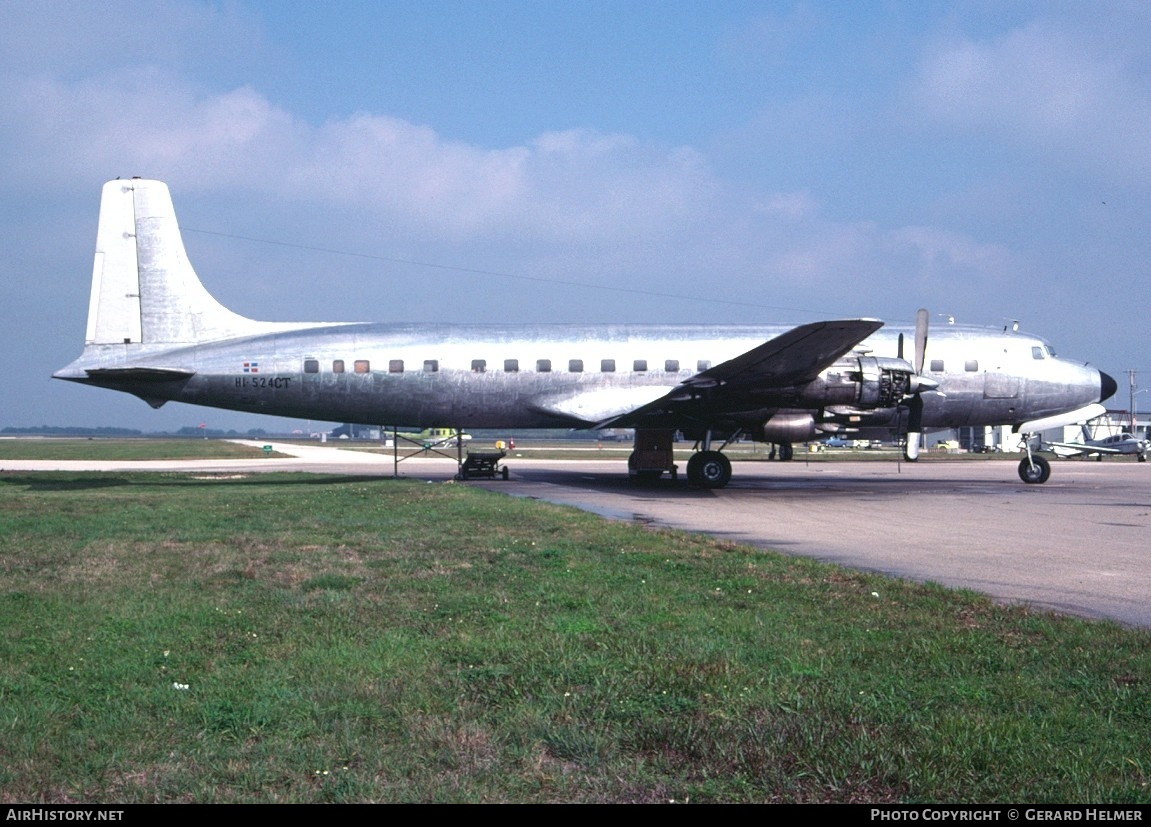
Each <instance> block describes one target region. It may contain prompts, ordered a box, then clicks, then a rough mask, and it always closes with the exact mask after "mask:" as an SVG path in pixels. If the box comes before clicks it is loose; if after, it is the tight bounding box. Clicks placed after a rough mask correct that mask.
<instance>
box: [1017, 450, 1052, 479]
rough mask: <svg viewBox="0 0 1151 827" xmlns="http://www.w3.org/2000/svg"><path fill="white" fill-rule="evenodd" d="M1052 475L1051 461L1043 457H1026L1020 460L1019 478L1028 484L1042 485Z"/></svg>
mask: <svg viewBox="0 0 1151 827" xmlns="http://www.w3.org/2000/svg"><path fill="white" fill-rule="evenodd" d="M1050 476H1051V463H1050V462H1048V461H1047V460H1045V459H1044V458H1043V457H1032V458H1031V461H1030V462H1028V461H1027V458H1026V457H1024V458H1023V459H1021V460H1020V461H1019V479H1021V480H1023V481H1024V482H1025V483H1027V484H1028V485H1042V484H1043V483H1045V482H1047V480H1048V478H1049V477H1050Z"/></svg>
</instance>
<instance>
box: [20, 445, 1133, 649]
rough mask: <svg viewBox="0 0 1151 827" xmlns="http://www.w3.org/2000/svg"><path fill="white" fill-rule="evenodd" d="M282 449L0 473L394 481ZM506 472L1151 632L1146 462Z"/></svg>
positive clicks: (637, 513)
mask: <svg viewBox="0 0 1151 827" xmlns="http://www.w3.org/2000/svg"><path fill="white" fill-rule="evenodd" d="M257 444H261V445H262V444H264V443H257ZM273 447H274V448H275V449H276V450H277V451H278V452H282V453H289V454H292V455H293V456H291V457H286V458H285V457H281V458H257V459H251V460H247V459H244V460H183V461H174V460H164V461H138V462H128V461H116V462H103V461H101V462H89V461H29V460H25V461H5V462H3V463H2V465H3V469H0V470H6V471H16V470H86V471H139V470H154V471H180V472H190V473H204V474H224V473H229V474H230V473H252V472H257V471H311V472H320V473H336V474H368V475H378V476H385V477H390V476H391V475H392V473H393V462H392V458H391V456H386V455H381V454H371V453H364V452H358V451H346V450H340V449H339V448H334V447H323V446H298V445H288V444H283V445H282V444H279V443H273ZM507 462H508V466H509V467H510V469H511V479H510V480H508V481H506V482H505V481H502V480H492V481H482V482H475V483H472V482H469V483H467V484H469V485H472V484H475V485H482V486H484V487H488V488H490V489H492V490H494V491H502V492H504V493H507V494H510V495H513V496H520V497H531V498H535V499H541V500H546V501H549V502H554V503H560V504H565V505H571V506H574V507H576V508H580V509H584V510H588V511H592V512H595V513H597V514H601V515H603V516H606V517H609V518H613V519H624V520H631V521H636V522H640V523H643V524H648V525H655V526H662V527H668V528H677V529H683V530H686V531H694V532H701V533H706V534H710V535H713V536H717V537H724V538H727V539H730V540H732V541H736V542H741V543H748V544H752V545H756V546H761V547H765V548H774V549H777V550H779V551H782V552H784V553H787V554H794V555H802V556H807V557H813V558H817V559H819V560H824V561H828V562H834V563H839V564H842V565H845V566H850V567H852V568H856V569H863V570H870V571H877V572H883V573H885V574H889V575H893V576H897V577H904V578H908V579H912V580H916V581H934V582H937V583H941V584H943V585H946V586H950V587H955V588H965V589H972V590H975V591H979V592H982V593H984V594H987V595H990V596H992V597H994V598H996V599H999V600H1005V601H1015V602H1024V603H1028V604H1031V605H1035V606H1039V607H1045V608H1050V609H1055V610H1058V611H1062V612H1068V613H1071V614H1077V615H1083V616H1088V617H1097V618H1109V619H1112V620H1116V621H1119V622H1121V623H1125V624H1129V625H1134V626H1143V627H1149V628H1151V531H1149V530H1151V464H1141V463H1135V462H1125V461H1116V462H1102V463H1099V462H1085V461H1074V460H1070V461H1066V462H1056V463H1054V465H1053V473H1052V475H1051V480H1050V481H1049V482H1048V483H1047V484H1045V485H1025V484H1024V483H1022V482H1021V481H1020V480H1019V478H1018V477H1017V476H1016V473H1015V463H1014V462H996V461H988V462H929V461H923V462H919V463H914V464H910V463H904V462H896V461H894V460H892V461H891V462H851V461H841V462H819V463H815V462H813V463H808V462H805V461H803V460H802V459H797V460H796V461H794V462H790V463H780V462H736V463H735V464H734V476H733V479H732V482H731V484H730V485H729V486H728V487H727V488H725V489H723V490H721V491H702V490H697V489H690V488H688V487H687V485H686V484H685V483H684V482H682V481H679V482H674V481H671V480H661V481H658V482H656V483H654V484H651V485H636V484H634V483H631V482H629V481H628V478H627V472H626V466H625V464H624V463H623V462H622V461H620V460H612V461H602V460H535V459H521V458H509V459H508V461H507ZM455 470H456V469H455V464H454V462H452V461H451V460H448V459H444V458H439V457H429V458H417V459H412V460H407V461H404V462H402V463H400V465H399V472H400V475H401V476H403V477H408V478H415V479H427V480H433V481H447V480H450V479H452V477H453V476H454V474H455Z"/></svg>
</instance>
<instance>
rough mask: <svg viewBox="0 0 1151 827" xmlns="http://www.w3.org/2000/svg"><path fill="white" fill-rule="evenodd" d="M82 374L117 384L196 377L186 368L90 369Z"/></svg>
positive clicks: (194, 373)
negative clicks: (116, 382)
mask: <svg viewBox="0 0 1151 827" xmlns="http://www.w3.org/2000/svg"><path fill="white" fill-rule="evenodd" d="M84 372H85V373H87V374H88V376H89V377H90V378H92V379H111V380H113V381H118V382H173V381H179V380H182V379H188V378H191V377H193V376H195V375H196V371H194V370H189V369H188V368H90V369H88V370H86V371H84Z"/></svg>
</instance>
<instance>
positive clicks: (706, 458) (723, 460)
mask: <svg viewBox="0 0 1151 827" xmlns="http://www.w3.org/2000/svg"><path fill="white" fill-rule="evenodd" d="M687 481H688V484H689V485H694V486H696V487H697V488H723V487H724V486H725V485H727V484H728V483H729V482H731V460H729V459H728V458H727V457H725V456H724V455H723V454H721V453H720V452H719V451H700V452H699V453H698V454H692V456H691V459H689V460H688V461H687Z"/></svg>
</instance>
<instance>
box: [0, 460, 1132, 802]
mask: <svg viewBox="0 0 1151 827" xmlns="http://www.w3.org/2000/svg"><path fill="white" fill-rule="evenodd" d="M1149 710H1151V635H1149V634H1148V633H1146V632H1144V631H1137V630H1130V629H1124V628H1120V627H1118V626H1116V625H1113V624H1109V623H1100V622H1088V621H1082V620H1075V619H1069V618H1063V617H1058V616H1054V615H1049V614H1043V613H1037V612H1031V611H1027V610H1024V609H1020V608H1010V607H1004V606H999V605H995V604H992V603H991V602H989V601H987V600H985V599H982V598H980V597H977V596H974V595H971V594H964V593H955V592H951V591H947V590H944V589H942V588H939V587H935V586H930V585H928V586H918V585H913V584H909V583H906V582H902V581H895V580H889V579H886V578H883V577H879V576H873V575H867V574H859V573H854V572H849V571H845V570H842V569H839V568H835V567H831V566H826V565H821V564H817V563H813V562H811V561H806V560H795V559H788V558H784V557H780V556H776V555H773V554H770V553H765V552H763V551H759V550H754V549H750V548H746V547H740V546H736V545H733V544H730V543H726V542H722V541H718V540H714V539H709V538H704V537H697V536H690V535H686V534H682V533H675V532H668V531H652V530H648V529H645V528H642V527H640V526H636V525H630V524H622V523H610V522H605V521H603V520H600V519H599V518H596V517H594V516H591V515H588V514H584V513H581V512H578V511H575V510H571V509H565V508H560V507H555V506H550V505H547V504H543V503H539V502H532V501H526V500H517V499H512V498H508V497H505V496H502V495H500V494H498V493H493V492H489V491H484V490H480V489H476V488H470V487H467V486H460V485H454V484H429V483H420V482H408V481H397V480H382V481H377V480H370V481H369V480H366V479H359V478H325V477H320V476H314V475H299V476H293V475H262V474H261V475H257V476H253V477H251V478H246V479H218V480H202V479H190V478H188V477H184V476H179V475H167V474H149V475H145V474H140V475H124V474H115V475H106V474H91V475H78V474H61V473H54V474H4V475H0V727H2V731H3V738H0V799H2V800H3V801H5V802H98V801H100V802H152V801H160V802H177V801H197V802H264V801H278V802H328V801H390V802H408V801H445V802H477V801H525V802H536V801H540V802H551V801H591V802H601V801H603V802H622V801H636V802H662V801H671V800H674V801H692V802H707V801H722V802H758V801H800V802H811V801H863V802H896V801H922V802H950V803H955V802H1013V803H1024V802H1093V803H1118V802H1143V803H1147V802H1149V801H1151V787H1149V786H1148V784H1149V782H1151V777H1149V772H1151V746H1149V745H1151V711H1149Z"/></svg>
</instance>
